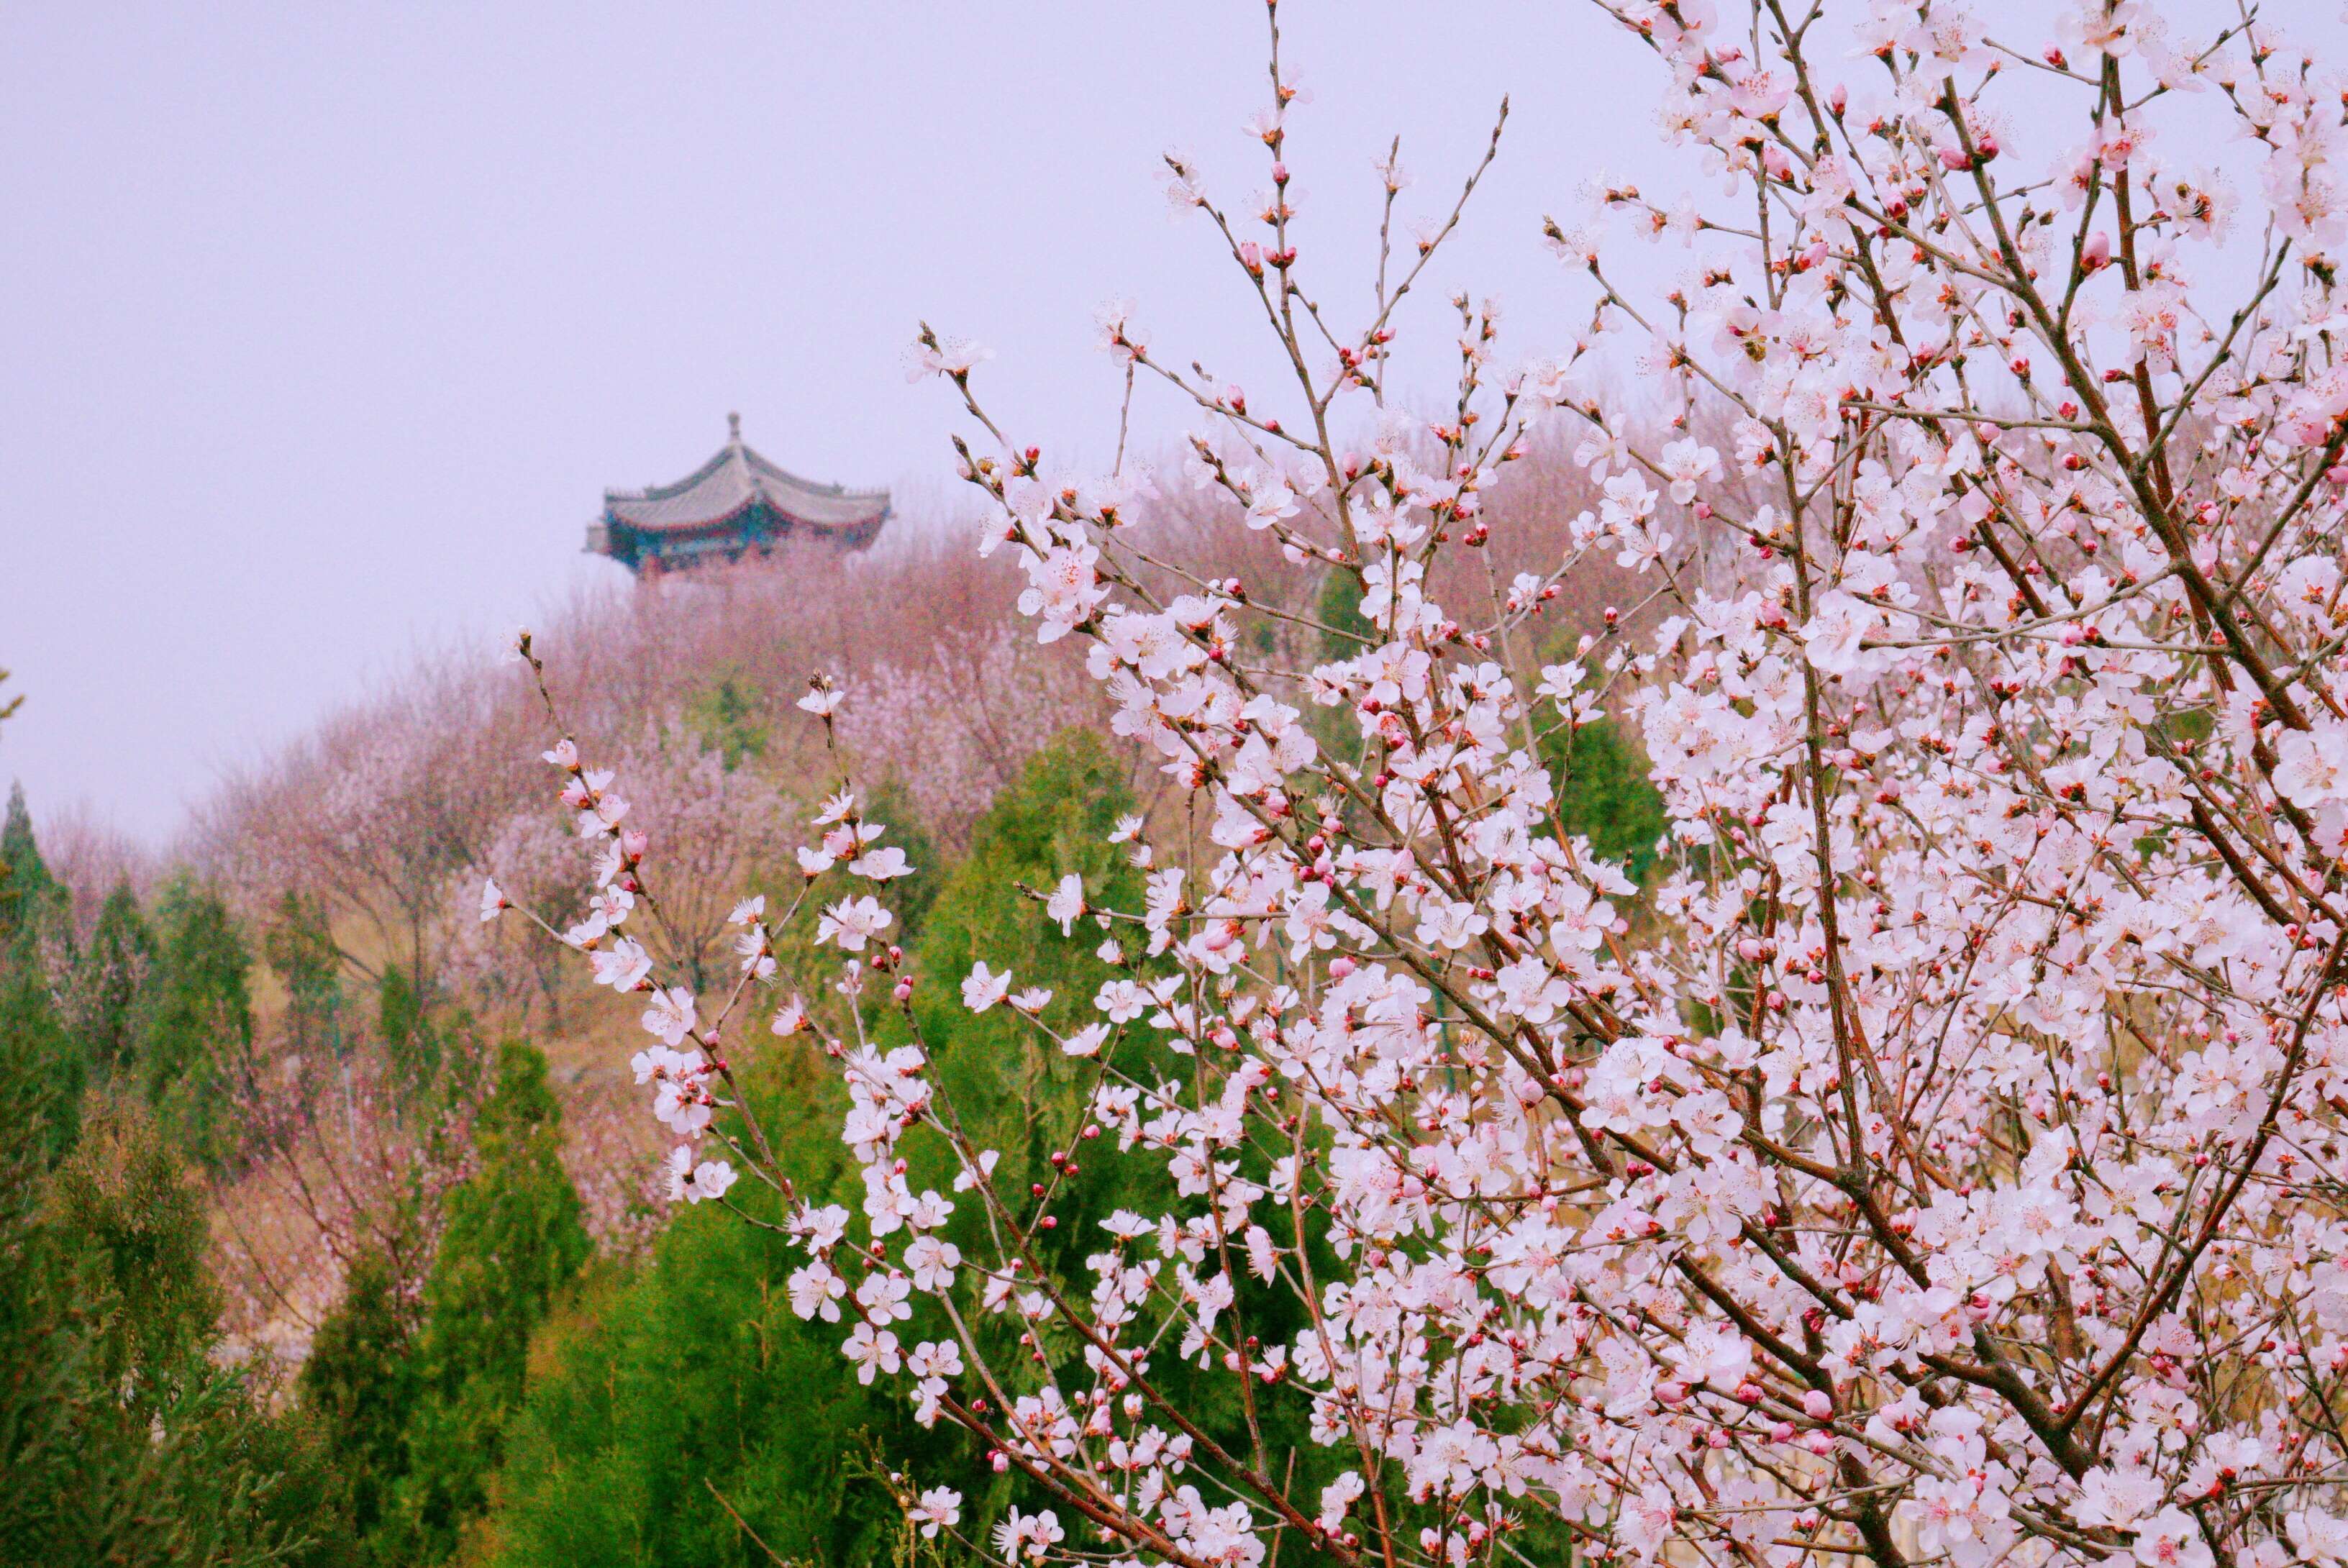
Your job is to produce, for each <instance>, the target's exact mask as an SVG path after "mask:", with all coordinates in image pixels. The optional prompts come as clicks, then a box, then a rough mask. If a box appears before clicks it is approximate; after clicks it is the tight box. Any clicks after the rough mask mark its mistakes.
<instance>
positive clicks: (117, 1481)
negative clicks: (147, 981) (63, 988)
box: [0, 1051, 347, 1568]
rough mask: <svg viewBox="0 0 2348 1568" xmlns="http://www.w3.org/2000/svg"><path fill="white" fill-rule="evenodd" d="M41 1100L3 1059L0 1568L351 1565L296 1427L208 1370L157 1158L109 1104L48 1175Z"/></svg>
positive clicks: (178, 1227)
mask: <svg viewBox="0 0 2348 1568" xmlns="http://www.w3.org/2000/svg"><path fill="white" fill-rule="evenodd" d="M52 1092H53V1087H52V1086H50V1085H48V1084H46V1083H45V1082H44V1081H43V1080H42V1078H40V1076H39V1075H38V1072H37V1069H36V1065H35V1064H33V1063H31V1062H30V1061H28V1060H27V1059H26V1058H23V1057H18V1056H16V1055H15V1054H14V1053H11V1052H5V1051H0V1475H5V1477H6V1478H7V1484H6V1485H5V1486H0V1563H5V1564H8V1565H10V1568H14V1565H15V1564H20V1563H21V1564H26V1565H27V1568H30V1565H32V1564H42V1565H44V1568H46V1565H49V1564H80V1563H108V1564H126V1565H139V1568H144V1565H149V1564H152V1565H156V1568H161V1565H164V1564H172V1565H179V1564H221V1565H223V1568H224V1565H226V1564H232V1563H233V1564H240V1565H241V1564H263V1563H296V1564H319V1565H322V1568H323V1565H324V1564H329V1563H340V1562H344V1561H346V1559H345V1557H344V1556H343V1554H342V1549H341V1547H340V1545H339V1542H341V1541H342V1540H343V1539H344V1538H345V1536H346V1533H347V1532H345V1530H344V1529H343V1527H342V1525H341V1522H340V1520H339V1518H338V1516H337V1514H336V1512H335V1506H334V1500H333V1492H332V1489H331V1486H330V1484H329V1478H328V1475H327V1473H326V1470H325V1467H324V1455H323V1453H322V1451H321V1449H319V1447H318V1444H317V1442H316V1440H315V1437H314V1433H313V1431H312V1430H311V1429H310V1428H309V1426H308V1424H307V1423H306V1421H305V1420H304V1419H303V1418H301V1417H299V1416H298V1415H295V1416H276V1415H273V1414H272V1413H271V1412H270V1411H269V1409H268V1408H267V1403H266V1401H265V1400H264V1399H263V1398H261V1396H260V1394H259V1392H258V1391H257V1390H255V1389H254V1388H253V1387H252V1386H251V1384H250V1382H249V1380H248V1378H247V1377H246V1375H245V1374H244V1373H242V1372H241V1371H239V1370H237V1369H235V1368H232V1367H224V1366H221V1365H220V1364H219V1363H218V1360H217V1358H216V1357H215V1355H214V1351H215V1349H216V1345H215V1339H214V1330H213V1327H212V1323H211V1308H212V1295H211V1284H210V1282H209V1280H208V1279H207V1277H206V1276H205V1274H204V1270H203V1264H202V1250H203V1243H204V1216H203V1211H202V1205H201V1202H200V1201H199V1200H198V1198H197V1197H196V1195H195V1194H194V1192H193V1191H191V1189H190V1188H189V1186H188V1184H187V1179H186V1175H185V1173H184V1171H182V1170H181V1169H180V1166H179V1164H178V1162H177V1161H176V1160H175V1158H174V1157H173V1156H172V1154H171V1152H170V1149H169V1147H168V1145H167V1144H166V1143H165V1141H164V1140H163V1139H162V1138H161V1137H160V1135H159V1133H158V1131H157V1130H156V1129H155V1128H154V1127H153V1126H152V1125H151V1124H150V1122H149V1119H147V1118H146V1117H145V1116H144V1115H143V1114H142V1113H141V1112H140V1111H139V1109H138V1108H137V1107H136V1106H135V1105H132V1104H122V1103H118V1104H115V1105H112V1106H109V1107H108V1108H107V1109H103V1110H101V1111H100V1112H98V1114H96V1115H94V1116H93V1117H92V1119H91V1121H90V1127H89V1130H88V1134H87V1135H86V1136H85V1138H84V1139H83V1140H82V1141H81V1143H80V1144H79V1146H78V1147H77V1148H76V1149H75V1150H74V1151H73V1153H72V1155H71V1157H70V1158H69V1159H68V1160H67V1161H66V1162H65V1163H64V1164H62V1165H60V1166H58V1167H57V1169H55V1170H54V1171H49V1170H47V1166H48V1164H49V1155H48V1150H47V1147H46V1145H47V1141H48V1131H47V1129H48V1126H49V1124H50V1123H51V1120H52V1119H51V1117H50V1115H49V1114H48V1112H47V1109H46V1107H45V1106H44V1105H43V1103H42V1101H43V1100H44V1099H45V1098H46V1097H47V1096H48V1095H49V1094H50V1093H52Z"/></svg>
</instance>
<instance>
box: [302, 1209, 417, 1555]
mask: <svg viewBox="0 0 2348 1568" xmlns="http://www.w3.org/2000/svg"><path fill="white" fill-rule="evenodd" d="M416 1329H417V1324H416V1307H415V1304H414V1303H412V1302H410V1301H409V1300H408V1299H407V1295H406V1293H405V1292H404V1291H403V1290H402V1289H401V1286H400V1280H399V1277H398V1274H397V1272H396V1270H395V1269H394V1268H393V1266H392V1263H391V1260H390V1258H389V1256H388V1255H387V1254H386V1253H384V1252H383V1251H381V1250H380V1249H370V1250H369V1251H367V1252H366V1253H362V1254H361V1255H360V1256H359V1258H358V1259H357V1261H355V1263H353V1264H352V1265H351V1267H350V1270H349V1273H348V1274H347V1275H346V1276H345V1280H344V1282H343V1299H342V1301H341V1302H340V1303H339V1304H337V1305H336V1306H335V1310H334V1311H333V1312H331V1313H329V1314H328V1315H327V1316H326V1320H325V1321H324V1323H322V1324H320V1325H319V1326H318V1332H317V1334H316V1335H315V1336H314V1337H313V1338H312V1339H311V1342H310V1357H309V1359H308V1360H306V1361H304V1362H303V1364H302V1377H301V1394H302V1405H303V1408H304V1409H305V1410H308V1411H310V1412H311V1413H312V1414H313V1415H314V1417H315V1418H317V1420H318V1422H319V1424H320V1426H321V1428H322V1429H324V1438H325V1443H326V1450H327V1453H328V1454H329V1456H330V1457H331V1459H332V1460H333V1463H334V1469H335V1475H336V1477H337V1478H338V1480H339V1481H340V1485H341V1491H342V1494H343V1498H344V1502H345V1509H346V1510H347V1511H348V1514H349V1518H350V1522H351V1529H352V1531H353V1532H354V1534H355V1535H357V1536H358V1537H360V1538H362V1539H364V1538H366V1537H368V1536H370V1535H372V1534H373V1533H374V1532H376V1529H377V1528H378V1527H379V1526H380V1525H381V1523H382V1522H383V1520H384V1518H385V1515H386V1511H388V1509H389V1506H390V1503H391V1500H392V1494H393V1489H394V1488H395V1487H396V1485H397V1483H398V1480H399V1478H400V1477H401V1476H402V1475H403V1474H404V1473H406V1471H407V1422H408V1418H409V1417H410V1414H411V1413H412V1411H413V1410H414V1408H415V1404H416V1392H417V1379H416V1370H415V1364H414V1360H413V1357H412V1355H411V1352H412V1351H413V1349H414V1344H415V1338H416Z"/></svg>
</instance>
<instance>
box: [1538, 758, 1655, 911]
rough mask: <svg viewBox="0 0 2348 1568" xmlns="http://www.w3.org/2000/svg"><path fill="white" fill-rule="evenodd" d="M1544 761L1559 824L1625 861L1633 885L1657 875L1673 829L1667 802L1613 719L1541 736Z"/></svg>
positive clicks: (1613, 859) (1599, 849) (1624, 868)
mask: <svg viewBox="0 0 2348 1568" xmlns="http://www.w3.org/2000/svg"><path fill="white" fill-rule="evenodd" d="M1540 751H1541V760H1542V761H1544V762H1546V763H1547V764H1548V765H1549V769H1550V778H1551V779H1553V780H1554V781H1555V782H1556V785H1557V814H1558V820H1559V822H1560V824H1561V825H1562V826H1563V828H1564V829H1565V830H1566V831H1567V832H1569V833H1580V834H1581V835H1582V836H1583V837H1585V838H1587V839H1588V840H1589V841H1590V847H1591V849H1593V850H1595V851H1598V852H1599V853H1600V854H1601V855H1603V856H1604V857H1606V858H1607V859H1608V860H1611V861H1619V862H1621V864H1622V868H1623V870H1624V871H1625V872H1627V873H1628V874H1629V875H1630V877H1631V880H1632V881H1633V882H1645V881H1646V880H1647V879H1648V878H1649V877H1650V876H1651V875H1653V872H1654V869H1655V866H1656V864H1657V862H1658V861H1660V860H1661V858H1662V851H1661V850H1660V849H1659V848H1658V847H1657V846H1658V845H1659V843H1660V842H1661V841H1662V840H1663V835H1664V834H1665V833H1666V832H1667V831H1669V830H1670V825H1671V824H1670V822H1669V820H1667V819H1666V817H1665V816H1664V814H1663V795H1662V794H1661V792H1659V791H1658V790H1657V789H1655V787H1654V785H1653V784H1652V783H1650V782H1649V781H1648V779H1647V769H1646V763H1645V760H1644V759H1643V758H1641V757H1640V755H1639V752H1638V749H1637V748H1636V747H1635V745H1634V744H1633V743H1632V742H1631V741H1628V740H1625V739H1624V738H1623V737H1622V731H1621V730H1620V729H1619V728H1618V727H1616V726H1615V723H1614V721H1613V720H1612V719H1611V718H1601V719H1600V720H1598V721H1597V722H1596V723H1594V724H1586V725H1583V726H1582V727H1581V728H1580V729H1573V728H1570V727H1568V726H1565V725H1560V726H1559V727H1557V728H1555V729H1552V730H1550V732H1549V733H1548V734H1546V735H1544V736H1543V737H1541V740H1540Z"/></svg>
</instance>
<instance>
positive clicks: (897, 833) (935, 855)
mask: <svg viewBox="0 0 2348 1568" xmlns="http://www.w3.org/2000/svg"><path fill="white" fill-rule="evenodd" d="M860 808H861V810H862V811H863V814H864V816H865V817H866V818H867V819H868V820H871V821H875V822H880V823H883V824H885V825H886V826H887V827H888V830H889V832H888V836H887V837H886V838H884V839H882V840H881V842H882V843H884V844H894V845H895V846H896V847H897V848H899V849H901V850H902V851H905V863H906V864H907V865H910V866H911V867H912V868H913V872H912V874H911V876H905V877H900V878H898V879H897V880H896V881H894V882H891V883H890V884H889V908H890V911H891V913H894V914H895V915H896V917H897V924H896V928H895V929H894V931H892V932H891V935H892V936H893V937H894V938H895V940H896V941H897V942H898V943H899V944H901V945H902V946H904V947H907V948H911V947H912V946H913V945H914V944H916V943H918V942H920V941H921V939H922V930H923V928H924V927H925V926H926V925H927V924H928V922H929V917H930V906H931V905H932V904H934V903H937V901H938V890H939V889H940V888H942V887H943V886H944V885H945V880H946V868H945V866H944V864H943V863H942V862H943V857H944V851H942V849H941V848H940V847H939V845H938V841H936V840H935V839H934V838H932V837H931V835H930V830H929V828H928V827H927V826H926V825H925V824H924V823H923V822H922V814H921V812H920V810H918V809H917V808H916V807H915V806H914V804H913V798H912V796H911V795H910V794H908V793H907V792H906V790H905V788H904V786H903V785H902V784H901V783H899V782H898V781H897V780H895V779H890V780H888V781H887V782H885V783H883V784H882V785H880V788H878V789H873V790H871V791H870V792H869V793H868V794H867V795H866V797H865V798H864V799H863V800H862V801H861V802H860ZM767 902H768V903H769V904H770V905H771V904H772V903H773V902H774V901H773V900H771V899H769V900H768V901H767Z"/></svg>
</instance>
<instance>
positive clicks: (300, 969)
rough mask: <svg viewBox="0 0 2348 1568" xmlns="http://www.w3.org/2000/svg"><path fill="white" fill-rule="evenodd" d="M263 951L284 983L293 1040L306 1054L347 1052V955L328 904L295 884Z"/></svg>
mask: <svg viewBox="0 0 2348 1568" xmlns="http://www.w3.org/2000/svg"><path fill="white" fill-rule="evenodd" d="M261 952H262V956H263V958H266V959H267V960H268V961H269V967H270V969H271V970H272V971H273V972H274V973H275V975H276V976H277V980H278V983H279V984H280V985H283V986H284V987H285V1023H286V1029H287V1033H288V1035H289V1036H290V1037H291V1038H290V1041H289V1043H290V1044H291V1045H292V1046H293V1048H294V1049H295V1050H296V1051H298V1052H301V1053H303V1054H304V1055H307V1054H309V1053H312V1052H323V1053H324V1054H325V1055H328V1056H332V1057H340V1056H341V1055H342V1054H343V1048H344V1039H343V954H342V950H341V949H340V948H338V947H336V946H335V936H334V932H333V931H332V929H331V928H330V927H329V925H328V923H327V918H326V911H325V908H324V905H323V904H322V903H320V902H319V901H318V900H316V899H306V898H304V897H303V896H302V895H301V894H300V893H299V892H295V891H293V889H292V888H288V889H286V890H285V896H284V897H283V899H281V900H279V901H278V905H277V918H276V920H275V921H274V922H273V923H271V925H270V928H269V932H268V934H267V935H266V936H264V937H263V939H262V944H261Z"/></svg>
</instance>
